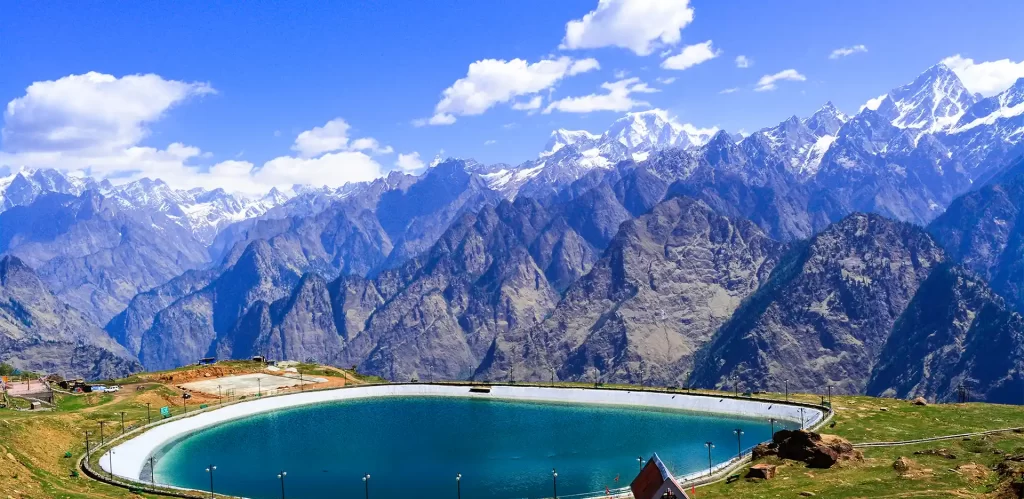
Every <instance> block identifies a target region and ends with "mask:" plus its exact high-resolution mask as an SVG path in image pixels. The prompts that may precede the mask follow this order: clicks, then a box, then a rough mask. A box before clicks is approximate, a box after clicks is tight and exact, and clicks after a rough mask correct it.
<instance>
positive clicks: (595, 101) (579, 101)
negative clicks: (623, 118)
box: [544, 78, 658, 114]
mask: <svg viewBox="0 0 1024 499" xmlns="http://www.w3.org/2000/svg"><path fill="white" fill-rule="evenodd" d="M601 88H603V89H605V90H607V91H608V92H607V93H604V94H590V95H584V96H581V97H567V98H565V99H561V100H557V101H554V102H552V103H550V104H548V107H546V108H544V114H548V113H550V112H551V111H561V112H563V113H590V112H593V111H618V112H623V111H629V110H630V109H633V108H635V107H641V106H649V105H650V103H647V102H644V101H638V100H633V98H632V97H631V94H634V93H653V92H658V89H655V88H651V87H649V86H647V84H646V83H644V82H642V81H640V78H626V79H625V80H619V81H616V82H606V83H603V84H601Z"/></svg>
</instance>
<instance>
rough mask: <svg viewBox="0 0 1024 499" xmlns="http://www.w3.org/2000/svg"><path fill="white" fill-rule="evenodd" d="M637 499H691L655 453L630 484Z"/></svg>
mask: <svg viewBox="0 0 1024 499" xmlns="http://www.w3.org/2000/svg"><path fill="white" fill-rule="evenodd" d="M629 489H630V490H631V491H632V492H633V497H634V498H635V499H690V496H688V495H686V491H684V490H683V487H682V486H681V485H679V482H678V481H677V480H676V477H674V476H672V473H669V471H668V468H667V467H665V463H663V462H661V458H660V457H658V454H657V453H655V454H654V455H653V456H651V458H650V459H648V460H647V464H645V465H644V467H643V469H641V470H640V474H639V475H637V476H636V478H634V479H633V482H632V483H630V484H629Z"/></svg>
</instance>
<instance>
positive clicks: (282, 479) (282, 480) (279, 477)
mask: <svg viewBox="0 0 1024 499" xmlns="http://www.w3.org/2000/svg"><path fill="white" fill-rule="evenodd" d="M286 476H288V472H287V471H282V472H280V473H278V474H277V478H278V479H279V480H281V499H284V477H286Z"/></svg>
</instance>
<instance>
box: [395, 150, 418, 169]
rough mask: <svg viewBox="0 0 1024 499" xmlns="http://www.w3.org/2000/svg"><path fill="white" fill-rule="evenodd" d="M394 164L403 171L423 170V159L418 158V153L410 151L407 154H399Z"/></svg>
mask: <svg viewBox="0 0 1024 499" xmlns="http://www.w3.org/2000/svg"><path fill="white" fill-rule="evenodd" d="M395 166H397V167H398V169H399V170H401V171H403V172H405V173H418V172H420V171H422V170H423V167H424V166H425V165H424V163H423V160H422V159H420V153H418V152H411V153H409V154H399V155H398V160H396V161H395Z"/></svg>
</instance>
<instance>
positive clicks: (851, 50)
mask: <svg viewBox="0 0 1024 499" xmlns="http://www.w3.org/2000/svg"><path fill="white" fill-rule="evenodd" d="M867 51H868V48H867V47H865V46H864V45H854V46H852V47H840V48H837V49H835V50H833V51H832V53H831V54H829V55H828V58H829V59H838V58H840V57H846V56H848V55H853V54H856V53H858V52H867Z"/></svg>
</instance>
